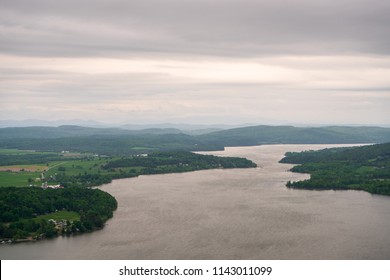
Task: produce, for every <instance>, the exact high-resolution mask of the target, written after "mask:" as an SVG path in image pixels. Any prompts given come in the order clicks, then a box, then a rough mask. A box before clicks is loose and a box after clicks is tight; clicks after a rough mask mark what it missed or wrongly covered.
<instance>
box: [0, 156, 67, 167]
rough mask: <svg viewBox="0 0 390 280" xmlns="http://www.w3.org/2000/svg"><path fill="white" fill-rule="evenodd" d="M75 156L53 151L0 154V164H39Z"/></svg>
mask: <svg viewBox="0 0 390 280" xmlns="http://www.w3.org/2000/svg"><path fill="white" fill-rule="evenodd" d="M72 159H74V158H71V157H69V158H67V157H64V156H61V155H58V154H54V153H53V154H51V153H31V154H21V155H2V154H0V166H7V165H18V164H39V163H47V162H51V161H66V160H72Z"/></svg>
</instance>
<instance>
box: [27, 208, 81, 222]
mask: <svg viewBox="0 0 390 280" xmlns="http://www.w3.org/2000/svg"><path fill="white" fill-rule="evenodd" d="M41 219H44V220H50V219H53V220H56V221H62V220H68V221H80V214H78V213H76V212H74V211H65V210H62V211H57V212H54V213H50V214H46V215H40V216H38V217H36V218H34V220H35V221H38V220H41Z"/></svg>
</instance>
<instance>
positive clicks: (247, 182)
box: [0, 145, 390, 259]
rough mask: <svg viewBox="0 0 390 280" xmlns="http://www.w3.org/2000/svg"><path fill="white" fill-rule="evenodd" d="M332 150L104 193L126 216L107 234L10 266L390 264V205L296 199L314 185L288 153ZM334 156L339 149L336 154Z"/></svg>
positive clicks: (12, 251)
mask: <svg viewBox="0 0 390 280" xmlns="http://www.w3.org/2000/svg"><path fill="white" fill-rule="evenodd" d="M329 146H330V145H269V146H268V145H266V146H256V147H235V148H227V149H226V151H221V152H213V154H216V155H226V156H243V157H247V158H249V159H251V160H253V161H255V162H256V163H257V164H258V165H259V167H258V168H255V169H231V170H206V171H197V172H190V173H182V174H166V175H153V176H140V177H138V178H132V179H122V180H116V181H114V182H112V183H111V184H107V185H105V186H103V187H102V189H103V190H105V191H107V192H109V193H111V194H112V195H114V196H115V197H116V198H117V200H118V202H119V207H118V210H117V211H116V212H115V214H114V218H113V219H111V220H109V221H108V223H107V225H106V227H105V228H104V229H103V230H100V231H97V232H94V233H91V234H84V235H80V236H75V237H59V238H56V239H53V240H44V241H41V242H36V243H25V244H16V245H2V246H0V257H1V259H389V258H390V219H389V217H390V197H385V196H378V195H371V194H368V193H365V192H358V191H306V190H289V189H287V188H286V187H285V186H284V185H285V183H286V182H287V181H288V180H298V179H304V178H307V175H303V174H293V173H291V172H288V171H287V170H288V169H289V168H290V167H291V165H286V164H279V163H278V160H280V159H281V158H282V157H283V154H284V153H285V152H286V151H300V150H307V149H319V148H323V147H329ZM333 146H334V145H333Z"/></svg>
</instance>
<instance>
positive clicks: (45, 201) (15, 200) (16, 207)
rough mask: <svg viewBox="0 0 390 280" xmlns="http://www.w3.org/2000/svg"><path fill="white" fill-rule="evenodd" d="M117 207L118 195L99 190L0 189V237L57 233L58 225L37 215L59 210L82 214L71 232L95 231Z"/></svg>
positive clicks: (17, 237)
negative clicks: (116, 196)
mask: <svg viewBox="0 0 390 280" xmlns="http://www.w3.org/2000/svg"><path fill="white" fill-rule="evenodd" d="M116 208H117V202H116V200H115V198H114V197H112V196H111V195H110V194H108V193H106V192H103V191H101V190H98V189H89V188H64V189H46V190H44V189H41V188H31V187H30V188H12V187H11V188H0V238H3V239H6V238H7V239H20V238H27V237H30V236H35V237H38V236H40V237H42V236H43V237H52V236H55V235H56V234H57V233H58V232H57V231H56V229H55V225H54V224H53V223H50V222H48V221H47V220H44V219H37V218H36V217H39V216H40V215H44V214H48V213H53V212H56V211H59V210H67V211H74V212H77V213H78V214H79V215H80V221H74V222H73V223H72V225H71V226H70V227H69V229H70V231H69V233H70V232H72V231H73V232H85V231H91V230H94V229H97V228H101V227H103V226H104V223H105V221H107V220H108V219H109V218H111V217H112V215H113V211H114V210H115V209H116Z"/></svg>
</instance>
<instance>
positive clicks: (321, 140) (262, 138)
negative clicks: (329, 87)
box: [197, 125, 390, 146]
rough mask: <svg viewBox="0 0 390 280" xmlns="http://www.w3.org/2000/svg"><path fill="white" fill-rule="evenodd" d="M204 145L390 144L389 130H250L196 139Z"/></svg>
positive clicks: (362, 128)
mask: <svg viewBox="0 0 390 280" xmlns="http://www.w3.org/2000/svg"><path fill="white" fill-rule="evenodd" d="M197 139H199V140H200V141H202V142H203V143H205V144H218V145H222V146H252V145H261V144H336V143H337V144H343V143H384V142H388V141H390V128H383V127H346V126H329V127H294V126H265V125H261V126H250V127H242V128H234V129H228V130H223V131H217V132H213V133H209V134H204V135H200V136H198V137H197Z"/></svg>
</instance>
